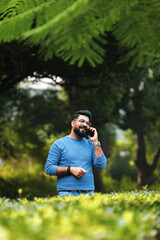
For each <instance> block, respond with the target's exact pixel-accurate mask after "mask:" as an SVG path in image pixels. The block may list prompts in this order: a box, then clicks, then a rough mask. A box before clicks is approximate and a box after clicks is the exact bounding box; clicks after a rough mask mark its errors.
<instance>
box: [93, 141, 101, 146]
mask: <svg viewBox="0 0 160 240" xmlns="http://www.w3.org/2000/svg"><path fill="white" fill-rule="evenodd" d="M93 144H94V147H101V143H100V142H99V141H96V142H94V143H93Z"/></svg>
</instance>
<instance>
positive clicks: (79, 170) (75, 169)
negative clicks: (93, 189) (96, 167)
mask: <svg viewBox="0 0 160 240" xmlns="http://www.w3.org/2000/svg"><path fill="white" fill-rule="evenodd" d="M70 173H71V174H73V175H74V176H75V177H77V178H80V177H82V176H83V175H84V174H86V173H87V171H86V170H85V169H83V168H81V167H70Z"/></svg>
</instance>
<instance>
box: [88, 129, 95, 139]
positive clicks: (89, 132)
mask: <svg viewBox="0 0 160 240" xmlns="http://www.w3.org/2000/svg"><path fill="white" fill-rule="evenodd" d="M86 134H87V135H89V136H90V137H93V136H94V131H92V130H90V129H88V131H87V132H86Z"/></svg>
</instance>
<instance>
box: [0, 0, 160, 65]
mask: <svg viewBox="0 0 160 240" xmlns="http://www.w3.org/2000/svg"><path fill="white" fill-rule="evenodd" d="M0 18H1V23H0V32H1V36H0V42H1V43H2V44H3V46H4V45H5V43H7V42H13V41H15V40H16V41H22V42H23V43H24V44H25V45H27V46H38V49H39V54H40V55H41V56H43V57H44V59H45V60H48V59H52V57H53V56H55V55H56V56H57V57H60V58H62V59H63V60H65V61H68V60H69V61H70V63H71V64H74V63H78V66H82V64H83V63H84V61H85V60H87V61H88V62H89V63H90V64H91V65H92V66H95V65H96V64H99V63H102V62H103V57H104V55H105V50H104V47H103V45H104V44H105V43H106V40H105V38H106V36H107V32H109V31H112V32H113V35H114V36H115V37H116V39H117V40H118V41H119V44H120V47H121V48H122V49H124V48H126V47H128V48H129V53H128V54H127V55H126V56H122V58H121V59H122V60H126V59H128V58H133V65H135V63H137V62H138V63H141V62H143V60H144V57H145V58H146V56H147V60H148V61H149V62H151V61H153V60H154V59H155V57H156V58H158V59H159V56H160V49H159V37H160V31H159V27H158V23H159V20H160V2H159V1H158V0H153V1H149V0H142V1H137V0H133V1H128V0H124V1H118V0H113V1H109V0H94V1H93V0H92V1H91V0H85V1H84V0H76V1H73V0H59V1H52V0H41V1H38V0H22V1H19V0H7V1H6V0H1V3H0ZM145 60H146V59H145Z"/></svg>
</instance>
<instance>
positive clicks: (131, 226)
mask: <svg viewBox="0 0 160 240" xmlns="http://www.w3.org/2000/svg"><path fill="white" fill-rule="evenodd" d="M0 239H3V240H54V239H57V240H77V239H78V240H81V239H86V240H88V239H92V240H101V239H111V240H112V239H113V240H117V239H120V240H125V239H126V240H132V239H133V240H136V239H137V240H140V239H144V240H152V239H160V192H154V191H152V192H148V191H142V192H124V193H112V194H103V195H102V194H95V196H94V197H90V196H88V195H81V196H80V197H71V196H69V197H65V198H60V197H58V196H55V197H52V198H34V201H28V200H27V199H26V198H23V199H20V198H19V199H17V200H10V199H7V198H0Z"/></svg>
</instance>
